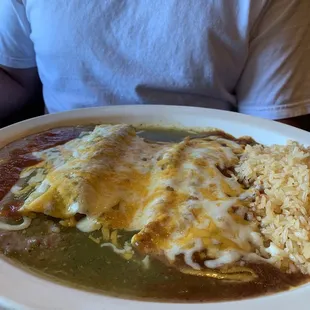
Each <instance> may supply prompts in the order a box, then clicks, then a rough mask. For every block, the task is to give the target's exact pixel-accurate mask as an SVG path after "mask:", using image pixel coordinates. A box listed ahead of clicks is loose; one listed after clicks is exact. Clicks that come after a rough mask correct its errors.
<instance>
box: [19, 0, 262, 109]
mask: <svg viewBox="0 0 310 310" xmlns="http://www.w3.org/2000/svg"><path fill="white" fill-rule="evenodd" d="M24 3H25V6H26V13H27V18H28V20H29V22H30V26H31V30H32V32H31V39H32V41H33V42H34V48H35V52H36V61H37V66H38V69H39V74H40V77H41V80H42V82H43V86H44V96H45V101H46V104H47V108H48V109H49V111H50V112H57V111H62V110H69V109H73V108H79V107H91V106H99V105H108V104H112V105H113V104H139V103H148V104H178V105H195V106H205V107H213V108H221V109H227V108H228V107H229V105H231V104H234V103H235V98H234V94H233V92H234V87H235V85H236V83H237V81H238V78H239V77H240V74H241V72H242V69H243V68H244V65H245V62H246V59H247V53H248V43H249V33H250V30H251V27H252V26H253V23H255V21H256V19H257V16H258V15H259V13H260V12H261V10H262V8H263V5H264V1H256V0H254V1H253V0H252V1H251V0H229V1H227V0H213V1H212V0H195V1H189V0H169V1H167V0H89V1H85V0H74V1H73V0H46V1H41V0H24Z"/></svg>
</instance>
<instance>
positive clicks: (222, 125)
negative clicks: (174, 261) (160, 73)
mask: <svg viewBox="0 0 310 310" xmlns="http://www.w3.org/2000/svg"><path fill="white" fill-rule="evenodd" d="M88 123H128V124H134V125H137V124H141V123H142V124H153V125H161V126H176V127H185V128H207V127H217V128H219V129H222V130H224V131H227V132H228V133H230V134H232V135H235V136H244V135H249V136H252V137H253V138H254V139H256V140H257V141H258V142H262V143H265V144H272V143H278V144H284V143H285V142H286V141H287V140H288V139H293V140H296V141H299V142H300V143H303V144H306V145H309V142H310V134H309V133H307V132H305V131H302V130H299V129H296V128H293V127H290V126H286V125H282V124H279V123H276V122H272V121H267V120H262V119H258V118H254V117H250V116H246V115H241V114H237V113H231V112H224V111H218V110H210V109H203V108H192V107H177V106H116V107H104V108H94V109H82V110H76V111H70V112H65V113H59V114H53V115H46V116H41V117H38V118H35V119H31V120H27V121H24V122H21V123H18V124H15V125H12V126H9V127H6V128H4V129H1V130H0V148H1V147H3V146H4V145H6V144H7V143H9V142H11V141H13V140H16V139H19V138H21V137H24V136H27V135H29V134H32V133H36V132H40V131H42V130H46V129H49V128H53V127H57V126H64V125H74V124H88ZM2 307H6V308H4V309H40V310H44V309H53V310H54V309H55V310H56V309H75V310H79V309H92V310H93V309H102V310H125V309H135V310H145V309H146V308H147V309H148V310H168V309H169V310H184V309H191V310H202V309H203V310H210V309H214V310H226V309H229V310H237V309H238V310H243V309H247V310H248V309H251V310H262V309H266V310H267V309H272V308H275V309H276V308H278V309H280V308H281V310H282V309H289V307H290V308H291V307H293V308H294V309H298V310H305V309H310V285H304V286H302V287H299V288H297V289H295V290H292V291H289V292H283V293H278V294H275V295H271V296H265V297H260V298H254V299H248V300H242V301H236V302H224V303H204V304H166V303H155V302H138V301H131V300H124V299H118V298H112V297H106V296H104V295H99V294H95V293H89V292H86V291H82V290H77V289H73V288H69V287H66V286H62V285H59V284H56V283H53V282H49V281H47V280H45V279H42V278H39V277H36V276H34V275H33V274H30V273H27V272H26V271H24V270H21V269H19V268H16V267H15V266H13V265H12V264H10V262H9V261H7V260H4V259H0V309H2Z"/></svg>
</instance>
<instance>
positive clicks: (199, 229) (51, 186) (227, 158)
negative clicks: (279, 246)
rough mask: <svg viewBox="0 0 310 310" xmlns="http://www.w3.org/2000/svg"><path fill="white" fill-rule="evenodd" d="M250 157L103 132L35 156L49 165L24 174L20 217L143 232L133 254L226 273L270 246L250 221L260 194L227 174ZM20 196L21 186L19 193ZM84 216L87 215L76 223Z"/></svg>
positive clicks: (218, 144)
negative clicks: (46, 217)
mask: <svg viewBox="0 0 310 310" xmlns="http://www.w3.org/2000/svg"><path fill="white" fill-rule="evenodd" d="M242 153H243V147H242V146H240V145H239V144H238V143H236V142H234V141H231V140H229V139H224V138H221V137H219V136H209V137H206V138H203V137H200V138H192V139H189V138H187V139H184V140H183V141H182V142H180V143H165V144H163V143H160V144H158V143H147V142H145V141H144V140H143V139H142V138H140V137H138V136H137V135H136V133H135V130H134V128H133V127H131V126H128V125H102V126H97V127H96V128H95V130H94V131H93V132H91V133H85V134H83V135H82V136H81V137H80V138H78V139H74V140H72V141H70V142H68V143H66V144H64V145H62V146H57V147H55V148H51V149H47V150H45V151H42V152H38V153H34V155H35V156H37V157H38V158H41V159H43V161H42V162H41V163H40V164H38V165H37V166H34V167H31V168H28V169H25V170H24V171H23V173H22V176H21V177H22V178H25V179H27V180H28V187H27V188H28V190H29V191H31V193H30V194H29V196H28V198H27V199H26V200H25V203H24V205H23V207H22V209H21V211H22V212H23V213H24V214H25V215H27V214H28V213H29V212H40V213H44V214H47V215H50V216H53V217H56V218H61V219H62V220H63V221H62V223H63V224H64V225H69V226H72V225H76V227H77V228H78V229H80V230H82V231H85V232H90V231H93V230H97V229H100V228H103V229H123V230H128V231H138V233H136V234H135V235H134V236H133V238H132V241H131V242H132V245H133V246H134V247H135V249H137V250H138V251H139V252H141V253H142V254H143V255H153V256H156V257H161V258H162V259H163V260H165V261H167V262H168V263H170V264H178V262H179V261H180V260H181V265H182V264H183V265H187V266H189V267H191V268H192V269H195V270H199V269H201V268H219V267H223V266H227V265H229V264H231V263H234V262H237V261H239V260H240V259H246V258H247V256H249V257H251V259H253V253H255V249H256V248H260V247H262V238H261V236H260V234H259V232H258V229H257V227H256V226H255V224H253V223H251V222H249V221H247V220H245V216H246V214H247V212H248V209H247V206H248V204H249V201H250V199H251V197H252V195H253V192H252V191H251V190H245V189H244V188H243V187H242V186H241V185H240V184H239V183H238V181H237V179H236V178H235V177H234V176H233V175H232V176H226V175H229V174H227V173H225V171H224V170H227V169H229V168H230V167H233V166H235V165H236V164H237V163H238V161H239V156H240V154H242ZM21 192H23V194H24V193H25V189H20V188H19V187H14V195H18V194H19V193H21ZM77 214H82V215H84V217H83V218H82V219H80V220H79V221H76V219H75V216H76V215H77ZM103 246H111V245H110V244H105V245H103ZM114 247H115V245H114V246H113V248H114ZM254 255H255V254H254Z"/></svg>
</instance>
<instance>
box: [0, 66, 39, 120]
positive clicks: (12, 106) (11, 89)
mask: <svg viewBox="0 0 310 310" xmlns="http://www.w3.org/2000/svg"><path fill="white" fill-rule="evenodd" d="M39 90H40V79H39V76H38V72H37V68H29V69H13V68H8V67H4V66H0V94H1V96H0V126H1V125H2V124H3V123H5V121H6V119H7V118H8V117H9V116H11V115H13V114H14V113H15V112H18V111H20V110H21V109H23V108H27V104H28V105H29V102H31V100H32V99H34V97H35V95H36V94H37V93H38V92H39ZM29 108H31V106H30V105H29Z"/></svg>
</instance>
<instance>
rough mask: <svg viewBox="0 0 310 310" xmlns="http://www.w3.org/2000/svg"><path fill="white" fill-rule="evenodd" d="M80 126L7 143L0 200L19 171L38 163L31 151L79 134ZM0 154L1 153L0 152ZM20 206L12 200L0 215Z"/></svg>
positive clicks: (0, 176)
mask: <svg viewBox="0 0 310 310" xmlns="http://www.w3.org/2000/svg"><path fill="white" fill-rule="evenodd" d="M82 130H83V128H82V127H64V128H57V129H52V130H49V131H45V132H42V133H39V134H35V135H32V136H29V137H27V138H25V139H22V140H20V141H16V142H13V143H11V144H10V145H7V146H6V147H5V150H7V151H8V153H9V154H8V156H6V157H7V159H6V160H5V161H4V162H3V163H2V164H0V200H2V199H3V197H4V196H5V195H6V194H7V193H8V191H9V190H10V189H11V187H12V186H13V185H14V184H15V183H16V182H17V181H18V179H19V176H20V173H21V171H22V170H23V169H24V168H26V167H30V166H33V165H35V164H37V163H39V160H38V159H37V158H35V157H34V156H32V155H31V153H32V152H36V151H42V150H44V149H48V148H51V147H54V146H57V145H61V144H64V143H66V142H68V141H70V140H72V139H74V138H76V137H78V136H79V134H80V133H81V131H82ZM0 155H1V153H0ZM19 207H20V203H19V202H12V203H11V204H10V205H9V206H7V207H5V208H3V210H2V211H1V216H5V217H7V216H10V217H12V216H13V215H14V214H16V212H17V211H18V209H19Z"/></svg>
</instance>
